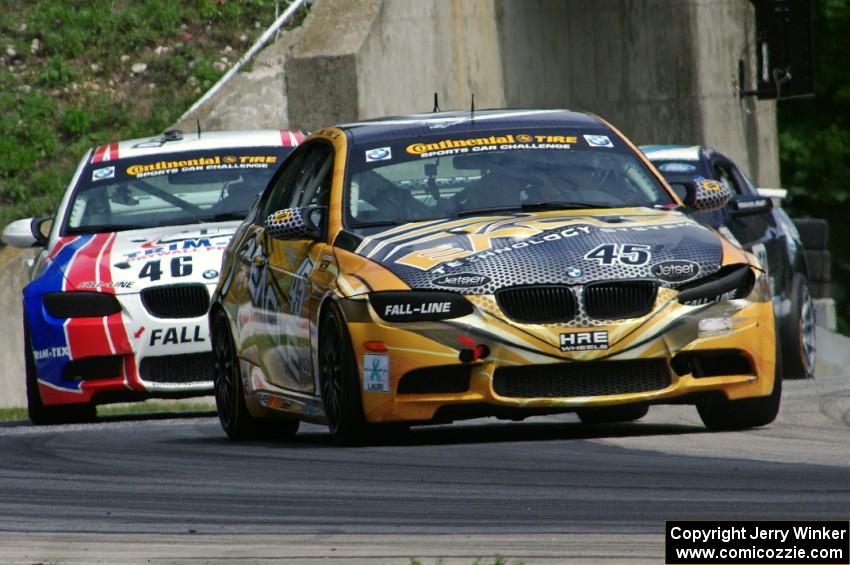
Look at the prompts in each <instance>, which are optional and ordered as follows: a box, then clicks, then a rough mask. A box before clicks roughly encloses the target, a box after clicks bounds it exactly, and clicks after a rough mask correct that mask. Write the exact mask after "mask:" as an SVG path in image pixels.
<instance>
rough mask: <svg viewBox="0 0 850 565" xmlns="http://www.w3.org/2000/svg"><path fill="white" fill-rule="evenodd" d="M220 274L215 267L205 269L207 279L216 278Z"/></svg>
mask: <svg viewBox="0 0 850 565" xmlns="http://www.w3.org/2000/svg"><path fill="white" fill-rule="evenodd" d="M217 276H218V271H216V270H215V269H209V270H208V271H204V278H205V279H214V278H216V277H217Z"/></svg>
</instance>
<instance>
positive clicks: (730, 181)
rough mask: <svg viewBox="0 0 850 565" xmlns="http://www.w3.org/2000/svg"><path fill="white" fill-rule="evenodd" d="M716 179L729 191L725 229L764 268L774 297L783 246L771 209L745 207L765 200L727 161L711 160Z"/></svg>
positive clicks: (780, 271) (736, 168) (731, 163)
mask: <svg viewBox="0 0 850 565" xmlns="http://www.w3.org/2000/svg"><path fill="white" fill-rule="evenodd" d="M712 169H713V172H714V176H715V179H716V180H718V181H720V183H721V184H725V185H726V186H728V187H729V188H730V189H731V190H732V194H733V197H732V200H730V201H729V203H728V204H727V205H726V207H725V209H724V213H725V215H726V225H727V227H728V228H729V230H730V231H731V232H732V234H733V235H734V236H735V238H736V239H737V240H738V241H739V242H740V243H741V245H742V246H743V247H744V249H746V250H748V251H750V252H752V253H753V254H754V255H755V256H756V257H758V259H759V261H761V262H762V264H764V265H766V267H767V270H768V275H769V278H770V280H771V288H772V290H773V293H774V294H776V292H775V291H776V285H775V283H774V276H779V277H781V276H782V275H783V273H782V271H783V260H782V256H781V254H782V247H781V246H782V245H783V244H784V242H783V241H781V240H779V239H778V238H779V237H780V236H781V235H782V234H781V233H780V231H779V230H778V229H777V227H776V225H775V223H774V221H773V215H772V213H771V208H770V207H763V206H758V209H759V210H761V211H759V212H757V213H752V211H751V210H748V209H747V208H746V205H747V204H753V205H761V204H764V203H767V201H768V199H766V198H764V197H762V196H759V195H758V193H757V192H756V191H755V189H754V188H753V186H752V184H751V183H750V182H749V180H748V179H747V178H746V176H744V174H743V173H742V172H741V171H740V169H738V167H737V166H736V165H735V164H734V163H733V162H732V161H730V160H729V159H727V158H725V157H723V156H716V157H715V158H714V159H713V160H712Z"/></svg>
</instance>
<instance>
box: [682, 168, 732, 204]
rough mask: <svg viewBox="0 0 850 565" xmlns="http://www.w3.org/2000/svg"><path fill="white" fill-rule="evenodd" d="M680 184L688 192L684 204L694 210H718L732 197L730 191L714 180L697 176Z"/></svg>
mask: <svg viewBox="0 0 850 565" xmlns="http://www.w3.org/2000/svg"><path fill="white" fill-rule="evenodd" d="M682 184H684V185H685V188H686V189H687V192H688V196H687V198H685V205H686V206H688V207H689V208H691V210H693V211H694V212H713V211H714V210H720V209H721V208H723V207H724V206H725V205H726V203H727V202H728V201H729V199H730V198H732V191H731V190H730V189H729V188H727V187H726V186H725V185H724V184H723V183H721V182H719V181H716V180H711V179H707V178H703V177H697V178H695V179H694V180H693V181H692V182H687V183H682Z"/></svg>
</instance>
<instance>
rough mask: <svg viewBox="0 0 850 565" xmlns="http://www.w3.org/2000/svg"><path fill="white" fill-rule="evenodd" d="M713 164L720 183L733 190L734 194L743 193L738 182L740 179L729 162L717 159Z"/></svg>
mask: <svg viewBox="0 0 850 565" xmlns="http://www.w3.org/2000/svg"><path fill="white" fill-rule="evenodd" d="M711 166H712V168H713V169H714V176H715V178H716V179H717V180H718V181H720V184H722V185H724V186H725V187H727V188H728V189H729V190H731V191H732V194H743V190H741V185H740V184H738V180H737V179H736V178H735V175H734V174H732V170H731V167H730V166H729V165H728V164H727V163H723V162H720V161H715V162H714V163H712V165H711Z"/></svg>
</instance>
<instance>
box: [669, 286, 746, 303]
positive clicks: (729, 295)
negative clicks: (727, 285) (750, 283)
mask: <svg viewBox="0 0 850 565" xmlns="http://www.w3.org/2000/svg"><path fill="white" fill-rule="evenodd" d="M737 296H738V290H737V289H736V290H729V291H727V292H724V293H722V294H717V295H715V296H706V297H705V298H697V299H696V300H686V301H685V302H682V304H684V305H685V306H705V305H707V304H714V303H716V302H726V301H727V300H734V299H735V298H736V297H737Z"/></svg>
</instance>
